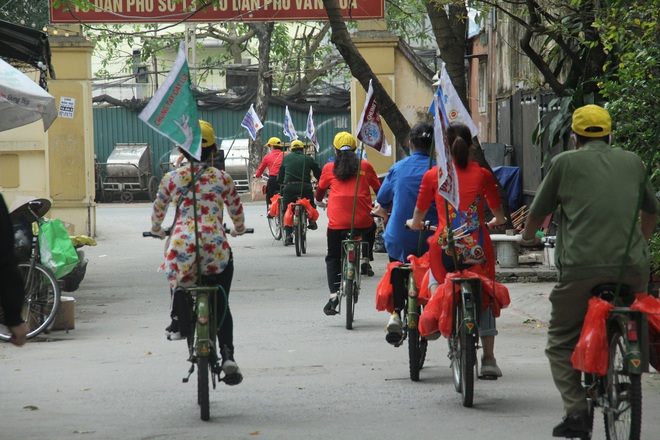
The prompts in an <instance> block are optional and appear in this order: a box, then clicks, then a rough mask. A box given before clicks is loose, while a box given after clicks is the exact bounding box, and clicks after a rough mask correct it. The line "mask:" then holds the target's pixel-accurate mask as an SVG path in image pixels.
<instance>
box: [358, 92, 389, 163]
mask: <svg viewBox="0 0 660 440" xmlns="http://www.w3.org/2000/svg"><path fill="white" fill-rule="evenodd" d="M356 131H357V138H358V139H359V140H360V141H362V143H363V144H365V145H368V146H370V147H371V148H373V149H374V150H376V151H378V152H379V153H380V154H382V155H383V156H391V155H392V148H391V147H390V144H388V143H387V139H385V131H384V130H383V124H382V122H381V120H380V113H379V112H378V107H377V105H376V99H375V98H374V89H373V86H372V85H371V80H369V90H368V91H367V97H366V99H365V101H364V109H363V110H362V116H360V122H358V126H357V130H356Z"/></svg>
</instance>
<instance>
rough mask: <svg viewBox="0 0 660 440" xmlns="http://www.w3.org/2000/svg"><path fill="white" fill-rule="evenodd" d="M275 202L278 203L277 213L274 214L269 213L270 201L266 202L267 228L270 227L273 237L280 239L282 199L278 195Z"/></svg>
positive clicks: (282, 217) (282, 219) (282, 231)
mask: <svg viewBox="0 0 660 440" xmlns="http://www.w3.org/2000/svg"><path fill="white" fill-rule="evenodd" d="M277 203H278V205H279V210H278V214H277V215H276V216H271V215H270V205H271V201H270V200H269V201H268V203H267V204H266V215H267V217H268V228H269V229H270V233H271V234H272V235H273V238H274V239H275V240H282V237H284V209H283V205H284V201H283V200H282V198H281V197H280V198H279V199H278V200H277Z"/></svg>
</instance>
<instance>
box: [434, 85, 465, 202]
mask: <svg viewBox="0 0 660 440" xmlns="http://www.w3.org/2000/svg"><path fill="white" fill-rule="evenodd" d="M439 99H440V97H438V96H437V95H436V96H434V97H433V101H434V103H435V105H434V106H433V111H434V115H433V133H434V140H435V154H436V161H437V163H438V193H439V194H440V195H441V196H442V197H444V198H445V199H446V200H447V201H448V202H449V203H450V204H451V205H452V206H453V207H454V208H455V209H456V210H457V211H458V204H459V202H460V196H459V194H458V176H457V175H456V167H455V166H454V161H453V160H452V158H451V149H450V148H449V143H448V142H447V136H445V119H444V116H443V115H442V110H441V106H440V105H439V104H440V103H439V102H435V101H436V100H439Z"/></svg>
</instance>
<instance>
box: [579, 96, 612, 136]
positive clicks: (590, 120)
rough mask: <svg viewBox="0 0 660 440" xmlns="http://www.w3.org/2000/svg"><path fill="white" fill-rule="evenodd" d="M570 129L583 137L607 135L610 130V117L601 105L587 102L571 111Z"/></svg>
mask: <svg viewBox="0 0 660 440" xmlns="http://www.w3.org/2000/svg"><path fill="white" fill-rule="evenodd" d="M571 129H573V131H574V132H575V133H577V134H579V135H580V136H585V137H593V138H595V137H602V136H607V135H608V134H610V133H611V132H612V119H611V118H610V114H609V113H608V112H607V110H605V109H604V108H603V107H600V106H598V105H593V104H589V105H585V106H583V107H580V108H578V109H577V110H575V111H574V112H573V123H572V124H571Z"/></svg>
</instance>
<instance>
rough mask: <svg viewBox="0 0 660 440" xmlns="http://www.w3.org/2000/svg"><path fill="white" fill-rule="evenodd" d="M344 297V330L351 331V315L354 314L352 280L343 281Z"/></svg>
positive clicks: (353, 287)
mask: <svg viewBox="0 0 660 440" xmlns="http://www.w3.org/2000/svg"><path fill="white" fill-rule="evenodd" d="M342 283H343V289H344V297H345V298H346V330H351V329H353V314H354V313H355V290H354V289H355V284H354V283H353V280H343V281H342Z"/></svg>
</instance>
